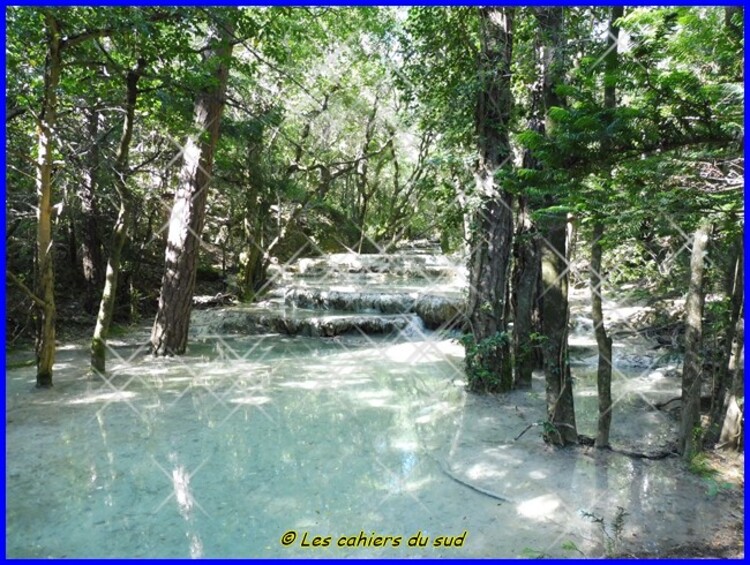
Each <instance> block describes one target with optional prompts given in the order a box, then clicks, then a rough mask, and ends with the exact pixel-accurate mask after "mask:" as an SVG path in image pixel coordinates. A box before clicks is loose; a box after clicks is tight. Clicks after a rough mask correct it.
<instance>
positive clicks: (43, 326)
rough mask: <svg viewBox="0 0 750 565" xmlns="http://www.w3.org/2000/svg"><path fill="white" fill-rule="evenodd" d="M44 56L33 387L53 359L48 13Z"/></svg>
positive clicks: (57, 48) (52, 85)
mask: <svg viewBox="0 0 750 565" xmlns="http://www.w3.org/2000/svg"><path fill="white" fill-rule="evenodd" d="M45 24H46V26H47V57H46V61H45V65H44V101H43V105H42V111H41V112H40V115H39V121H38V136H39V139H38V153H37V176H36V187H37V196H38V199H39V203H38V210H37V220H38V226H37V276H36V286H37V289H36V293H37V296H39V297H40V298H41V299H42V301H43V302H44V305H43V306H41V307H40V308H39V313H38V326H37V343H36V360H37V372H36V386H37V387H42V388H47V387H51V386H52V366H53V365H54V362H55V314H56V312H55V279H54V266H53V241H52V160H53V153H54V141H53V140H54V136H55V126H56V122H57V88H58V85H59V84H60V73H61V71H62V33H61V31H60V24H59V22H58V21H57V20H56V19H55V17H54V16H53V15H51V14H50V13H49V12H47V13H45Z"/></svg>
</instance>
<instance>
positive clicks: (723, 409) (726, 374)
mask: <svg viewBox="0 0 750 565" xmlns="http://www.w3.org/2000/svg"><path fill="white" fill-rule="evenodd" d="M737 240H738V241H736V242H734V245H732V251H733V256H734V261H732V262H731V264H732V265H733V266H734V268H733V269H728V270H729V271H730V272H731V275H728V276H727V277H726V278H727V282H726V287H727V288H726V294H727V296H729V297H730V298H729V309H728V310H727V312H726V317H725V318H724V325H725V327H726V334H725V335H724V339H725V342H724V351H723V352H722V355H721V366H720V368H719V370H718V371H717V372H716V374H715V375H714V383H713V386H712V387H711V415H710V418H709V425H708V429H707V430H706V435H705V438H704V441H703V447H704V448H705V447H710V446H713V445H715V444H716V442H717V441H718V440H719V436H720V433H721V429H722V426H723V424H724V421H725V420H726V413H727V409H728V402H729V397H730V395H731V394H732V393H731V389H732V381H733V379H734V372H735V371H734V368H733V363H734V359H733V357H734V354H735V350H734V342H735V334H736V331H737V328H738V327H739V325H738V319H739V318H740V316H741V313H740V310H741V308H742V301H743V290H744V284H743V272H742V269H743V257H742V235H741V234H740V236H739V237H738V238H737Z"/></svg>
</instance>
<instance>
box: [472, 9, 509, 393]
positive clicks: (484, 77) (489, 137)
mask: <svg viewBox="0 0 750 565" xmlns="http://www.w3.org/2000/svg"><path fill="white" fill-rule="evenodd" d="M513 16H514V9H513V8H480V9H479V31H480V42H481V48H480V55H479V57H480V59H479V64H478V69H479V73H480V80H481V84H482V86H481V88H480V93H479V99H478V103H477V112H476V126H477V135H478V140H479V166H478V168H477V171H476V181H477V192H478V194H479V195H480V197H481V204H480V205H479V209H478V210H477V211H476V213H475V215H474V232H473V234H472V245H471V255H470V258H469V273H470V275H469V277H470V278H469V299H468V309H467V312H468V317H469V321H470V324H471V331H472V333H473V336H472V342H471V343H467V347H466V371H467V376H468V381H469V388H470V389H471V390H474V391H492V392H501V391H507V390H510V388H511V385H512V378H513V377H512V365H511V357H510V339H509V336H508V334H507V326H506V319H505V303H506V289H507V286H508V285H507V274H508V265H509V261H510V251H511V243H512V241H511V240H512V236H513V214H512V210H511V195H510V194H509V193H508V192H506V191H505V190H503V189H502V188H500V187H498V186H497V183H496V180H495V179H496V176H498V175H499V174H501V170H502V169H503V168H508V167H510V166H511V157H512V154H511V151H510V142H509V137H508V126H509V121H510V117H511V116H510V114H511V106H512V95H511V90H510V73H511V56H512V50H513Z"/></svg>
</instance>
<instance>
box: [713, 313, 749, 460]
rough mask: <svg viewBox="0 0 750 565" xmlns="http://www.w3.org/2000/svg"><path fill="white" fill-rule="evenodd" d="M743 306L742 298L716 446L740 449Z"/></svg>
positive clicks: (743, 409)
mask: <svg viewBox="0 0 750 565" xmlns="http://www.w3.org/2000/svg"><path fill="white" fill-rule="evenodd" d="M744 308H745V305H744V299H743V301H742V304H741V305H740V315H739V316H738V317H737V327H736V329H735V332H734V339H733V340H732V355H731V357H730V358H729V369H730V371H731V373H732V384H731V387H730V388H729V391H728V395H727V400H726V409H725V415H724V422H723V424H722V427H721V435H720V436H719V444H718V447H719V448H721V449H735V450H737V451H741V450H742V447H743V445H744V443H745V442H744V441H743V433H744V425H743V422H744V416H745V370H744V365H745V363H744V361H745V325H744V319H743V316H742V313H743V310H744Z"/></svg>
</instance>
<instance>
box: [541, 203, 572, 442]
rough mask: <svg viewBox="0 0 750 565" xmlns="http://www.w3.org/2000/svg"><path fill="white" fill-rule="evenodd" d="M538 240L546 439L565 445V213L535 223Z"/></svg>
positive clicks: (568, 436) (568, 393)
mask: <svg viewBox="0 0 750 565" xmlns="http://www.w3.org/2000/svg"><path fill="white" fill-rule="evenodd" d="M539 228H540V232H541V233H542V234H544V239H543V243H542V246H541V248H542V251H541V255H542V292H541V296H540V310H541V317H542V334H543V335H544V341H543V345H542V352H543V356H544V377H545V382H546V393H547V420H548V422H549V424H550V425H551V426H552V427H553V428H554V429H555V432H554V433H548V434H547V439H548V440H549V441H552V442H553V443H558V444H560V445H565V444H568V443H576V442H577V441H578V431H577V429H576V419H575V408H574V405H573V378H572V376H571V374H570V364H569V363H568V318H569V311H568V261H567V254H566V245H565V242H566V239H567V225H566V214H565V213H564V212H562V213H560V212H555V213H551V214H549V215H548V217H547V218H546V219H544V220H542V221H540V224H539Z"/></svg>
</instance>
